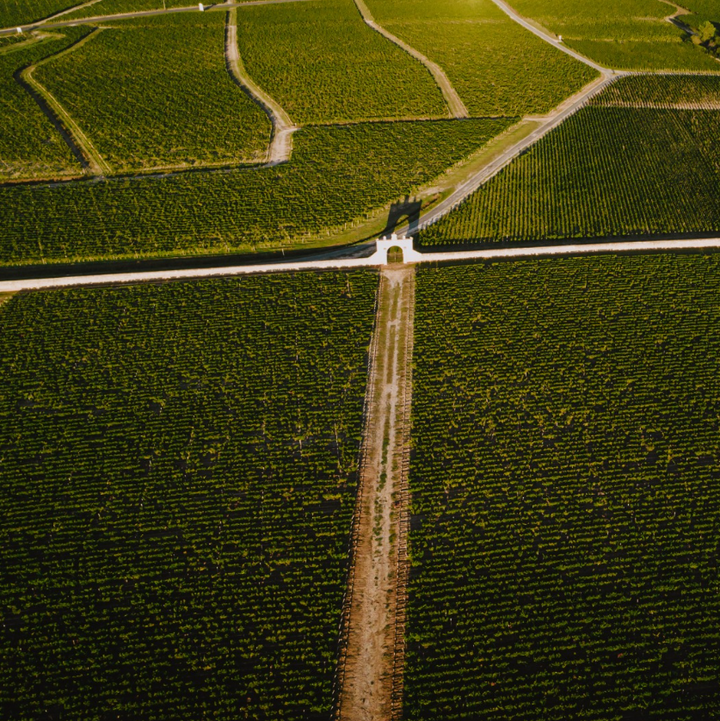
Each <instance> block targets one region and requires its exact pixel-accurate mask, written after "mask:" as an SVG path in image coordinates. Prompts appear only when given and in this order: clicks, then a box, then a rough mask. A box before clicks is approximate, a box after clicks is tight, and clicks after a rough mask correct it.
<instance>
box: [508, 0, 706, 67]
mask: <svg viewBox="0 0 720 721" xmlns="http://www.w3.org/2000/svg"><path fill="white" fill-rule="evenodd" d="M511 4H512V6H513V7H514V8H515V9H516V10H517V11H518V12H519V13H521V14H522V15H525V16H526V17H528V18H532V19H533V20H535V21H537V22H538V23H540V24H541V25H543V26H544V27H546V28H548V29H550V30H551V31H553V32H554V33H557V34H558V35H562V38H563V42H565V43H566V44H567V45H568V46H569V47H571V48H573V49H574V50H577V51H578V52H581V53H583V54H584V55H586V56H588V57H589V58H592V59H593V60H595V61H596V62H598V63H601V64H603V65H605V66H607V67H611V68H616V69H624V70H708V71H718V70H720V65H718V63H717V62H716V61H715V60H714V59H713V58H712V57H710V56H709V55H707V54H705V53H704V52H703V51H702V50H701V49H699V48H696V47H695V46H694V45H693V44H692V43H691V42H690V38H689V36H688V35H687V34H686V33H685V32H683V31H682V30H681V29H680V28H678V27H676V26H675V25H672V24H671V23H669V22H667V21H666V20H665V18H666V17H668V16H670V15H672V14H674V12H675V9H674V7H673V4H672V3H665V2H663V0H605V1H604V2H602V3H597V2H592V1H591V0H513V2H512V3H511Z"/></svg>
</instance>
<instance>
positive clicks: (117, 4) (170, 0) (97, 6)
mask: <svg viewBox="0 0 720 721" xmlns="http://www.w3.org/2000/svg"><path fill="white" fill-rule="evenodd" d="M205 4H206V5H211V4H212V3H205ZM192 5H197V3H193V2H191V0H100V2H98V3H94V4H93V5H89V6H88V7H81V8H78V9H77V10H74V11H73V12H72V13H70V14H69V15H68V17H72V18H88V17H95V16H97V15H115V14H118V13H130V12H142V11H144V10H163V9H164V8H175V7H190V6H192Z"/></svg>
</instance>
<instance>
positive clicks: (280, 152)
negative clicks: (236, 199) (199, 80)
mask: <svg viewBox="0 0 720 721" xmlns="http://www.w3.org/2000/svg"><path fill="white" fill-rule="evenodd" d="M225 57H226V61H227V65H228V68H229V70H230V72H231V73H232V75H233V77H234V78H235V79H236V80H237V82H238V83H239V84H240V85H241V86H242V87H243V89H244V90H245V91H246V92H247V93H248V95H250V97H251V98H252V99H253V100H254V101H255V102H256V103H257V104H258V105H259V106H260V107H261V108H262V109H263V110H264V111H265V113H266V114H267V116H268V118H270V122H271V123H272V127H273V132H272V139H271V140H270V145H269V147H268V151H267V160H266V162H267V164H268V165H278V164H279V163H286V162H287V161H288V160H290V158H291V156H292V151H293V141H292V136H293V133H294V132H295V131H296V130H297V127H296V126H295V124H294V123H293V121H292V120H291V119H290V116H289V115H288V114H287V113H286V112H285V110H283V108H282V106H281V105H280V104H279V103H277V102H276V101H275V100H273V98H271V97H270V96H269V95H268V94H267V93H266V92H265V91H264V90H263V89H262V88H261V87H260V86H259V85H257V84H256V83H255V82H254V81H253V79H252V78H251V77H250V76H249V75H248V73H247V71H246V70H245V65H244V64H243V61H242V58H241V57H240V49H239V47H238V33H237V8H235V7H233V8H232V9H230V10H228V22H227V32H226V42H225Z"/></svg>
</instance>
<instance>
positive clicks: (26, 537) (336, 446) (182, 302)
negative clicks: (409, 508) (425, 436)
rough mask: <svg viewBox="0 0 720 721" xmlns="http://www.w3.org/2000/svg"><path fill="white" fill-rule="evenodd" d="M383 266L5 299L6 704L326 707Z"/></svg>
mask: <svg viewBox="0 0 720 721" xmlns="http://www.w3.org/2000/svg"><path fill="white" fill-rule="evenodd" d="M376 289H377V275H376V274H375V273H374V272H372V271H366V272H356V273H349V274H344V273H328V274H312V273H308V274H302V275H295V276H292V275H276V276H264V277H255V278H246V279H242V280H238V279H221V280H212V281H200V282H194V283H175V284H166V285H155V286H153V285H145V286H136V287H127V286H126V287H119V288H106V289H93V290H89V289H75V290H60V291H56V292H42V293H35V294H28V295H21V296H15V297H14V298H13V299H12V300H11V301H10V302H9V303H7V304H5V305H4V306H2V307H0V358H1V359H2V360H1V362H0V369H1V370H0V377H1V378H2V383H0V388H1V390H0V419H1V420H0V478H1V479H2V483H0V507H1V508H2V513H0V545H1V546H2V549H3V562H2V565H1V566H0V620H1V621H2V628H3V631H2V633H1V634H0V659H2V663H0V687H1V688H3V690H7V689H12V693H11V694H9V695H8V694H6V693H4V692H3V694H2V696H0V716H2V718H5V719H11V718H12V719H30V718H33V719H39V718H74V719H81V718H82V719H87V720H88V721H90V720H94V719H97V720H99V719H109V718H125V719H137V720H138V721H144V720H148V721H149V720H150V719H153V720H155V721H158V720H159V719H168V720H170V719H180V718H184V719H202V718H206V719H210V718H212V719H219V720H222V719H226V720H227V721H236V720H237V719H243V718H249V719H260V718H268V719H270V718H272V719H304V720H313V719H326V718H328V717H329V710H330V704H331V684H332V679H333V673H334V669H335V664H336V659H337V639H338V625H339V621H340V614H341V607H342V600H343V595H344V592H345V586H346V576H347V552H348V544H349V533H350V524H351V518H352V514H353V508H354V498H355V487H356V481H357V461H358V453H359V440H360V435H361V430H362V415H363V402H364V391H365V383H366V363H367V349H368V345H369V342H370V334H371V330H372V326H373V320H374V306H375V293H376Z"/></svg>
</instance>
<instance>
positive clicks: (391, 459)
mask: <svg viewBox="0 0 720 721" xmlns="http://www.w3.org/2000/svg"><path fill="white" fill-rule="evenodd" d="M378 293H379V295H378V316H377V321H376V327H375V337H374V339H373V353H372V359H371V371H370V372H371V382H370V384H369V386H368V403H367V407H366V418H365V436H364V441H363V442H364V446H363V463H362V467H361V471H360V490H359V493H358V501H357V510H356V514H357V516H356V519H355V527H354V547H353V553H352V570H351V573H350V582H349V586H348V593H347V595H346V615H345V619H344V623H345V626H344V633H343V640H344V643H343V645H342V648H343V650H342V653H341V659H340V665H339V672H338V687H339V694H338V705H337V709H336V711H337V718H339V719H340V720H341V721H381V720H382V721H386V720H387V721H389V719H398V718H400V712H401V706H402V671H403V661H404V621H405V594H404V585H405V583H406V582H407V562H406V561H407V557H406V549H407V545H406V543H407V465H408V460H409V423H410V417H409V410H410V395H411V368H410V366H411V356H412V332H413V330H412V329H413V315H414V300H415V270H414V267H413V266H387V267H385V268H384V269H383V271H382V276H381V280H380V289H379V291H378ZM398 582H400V583H399V584H398ZM398 586H400V591H398Z"/></svg>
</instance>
